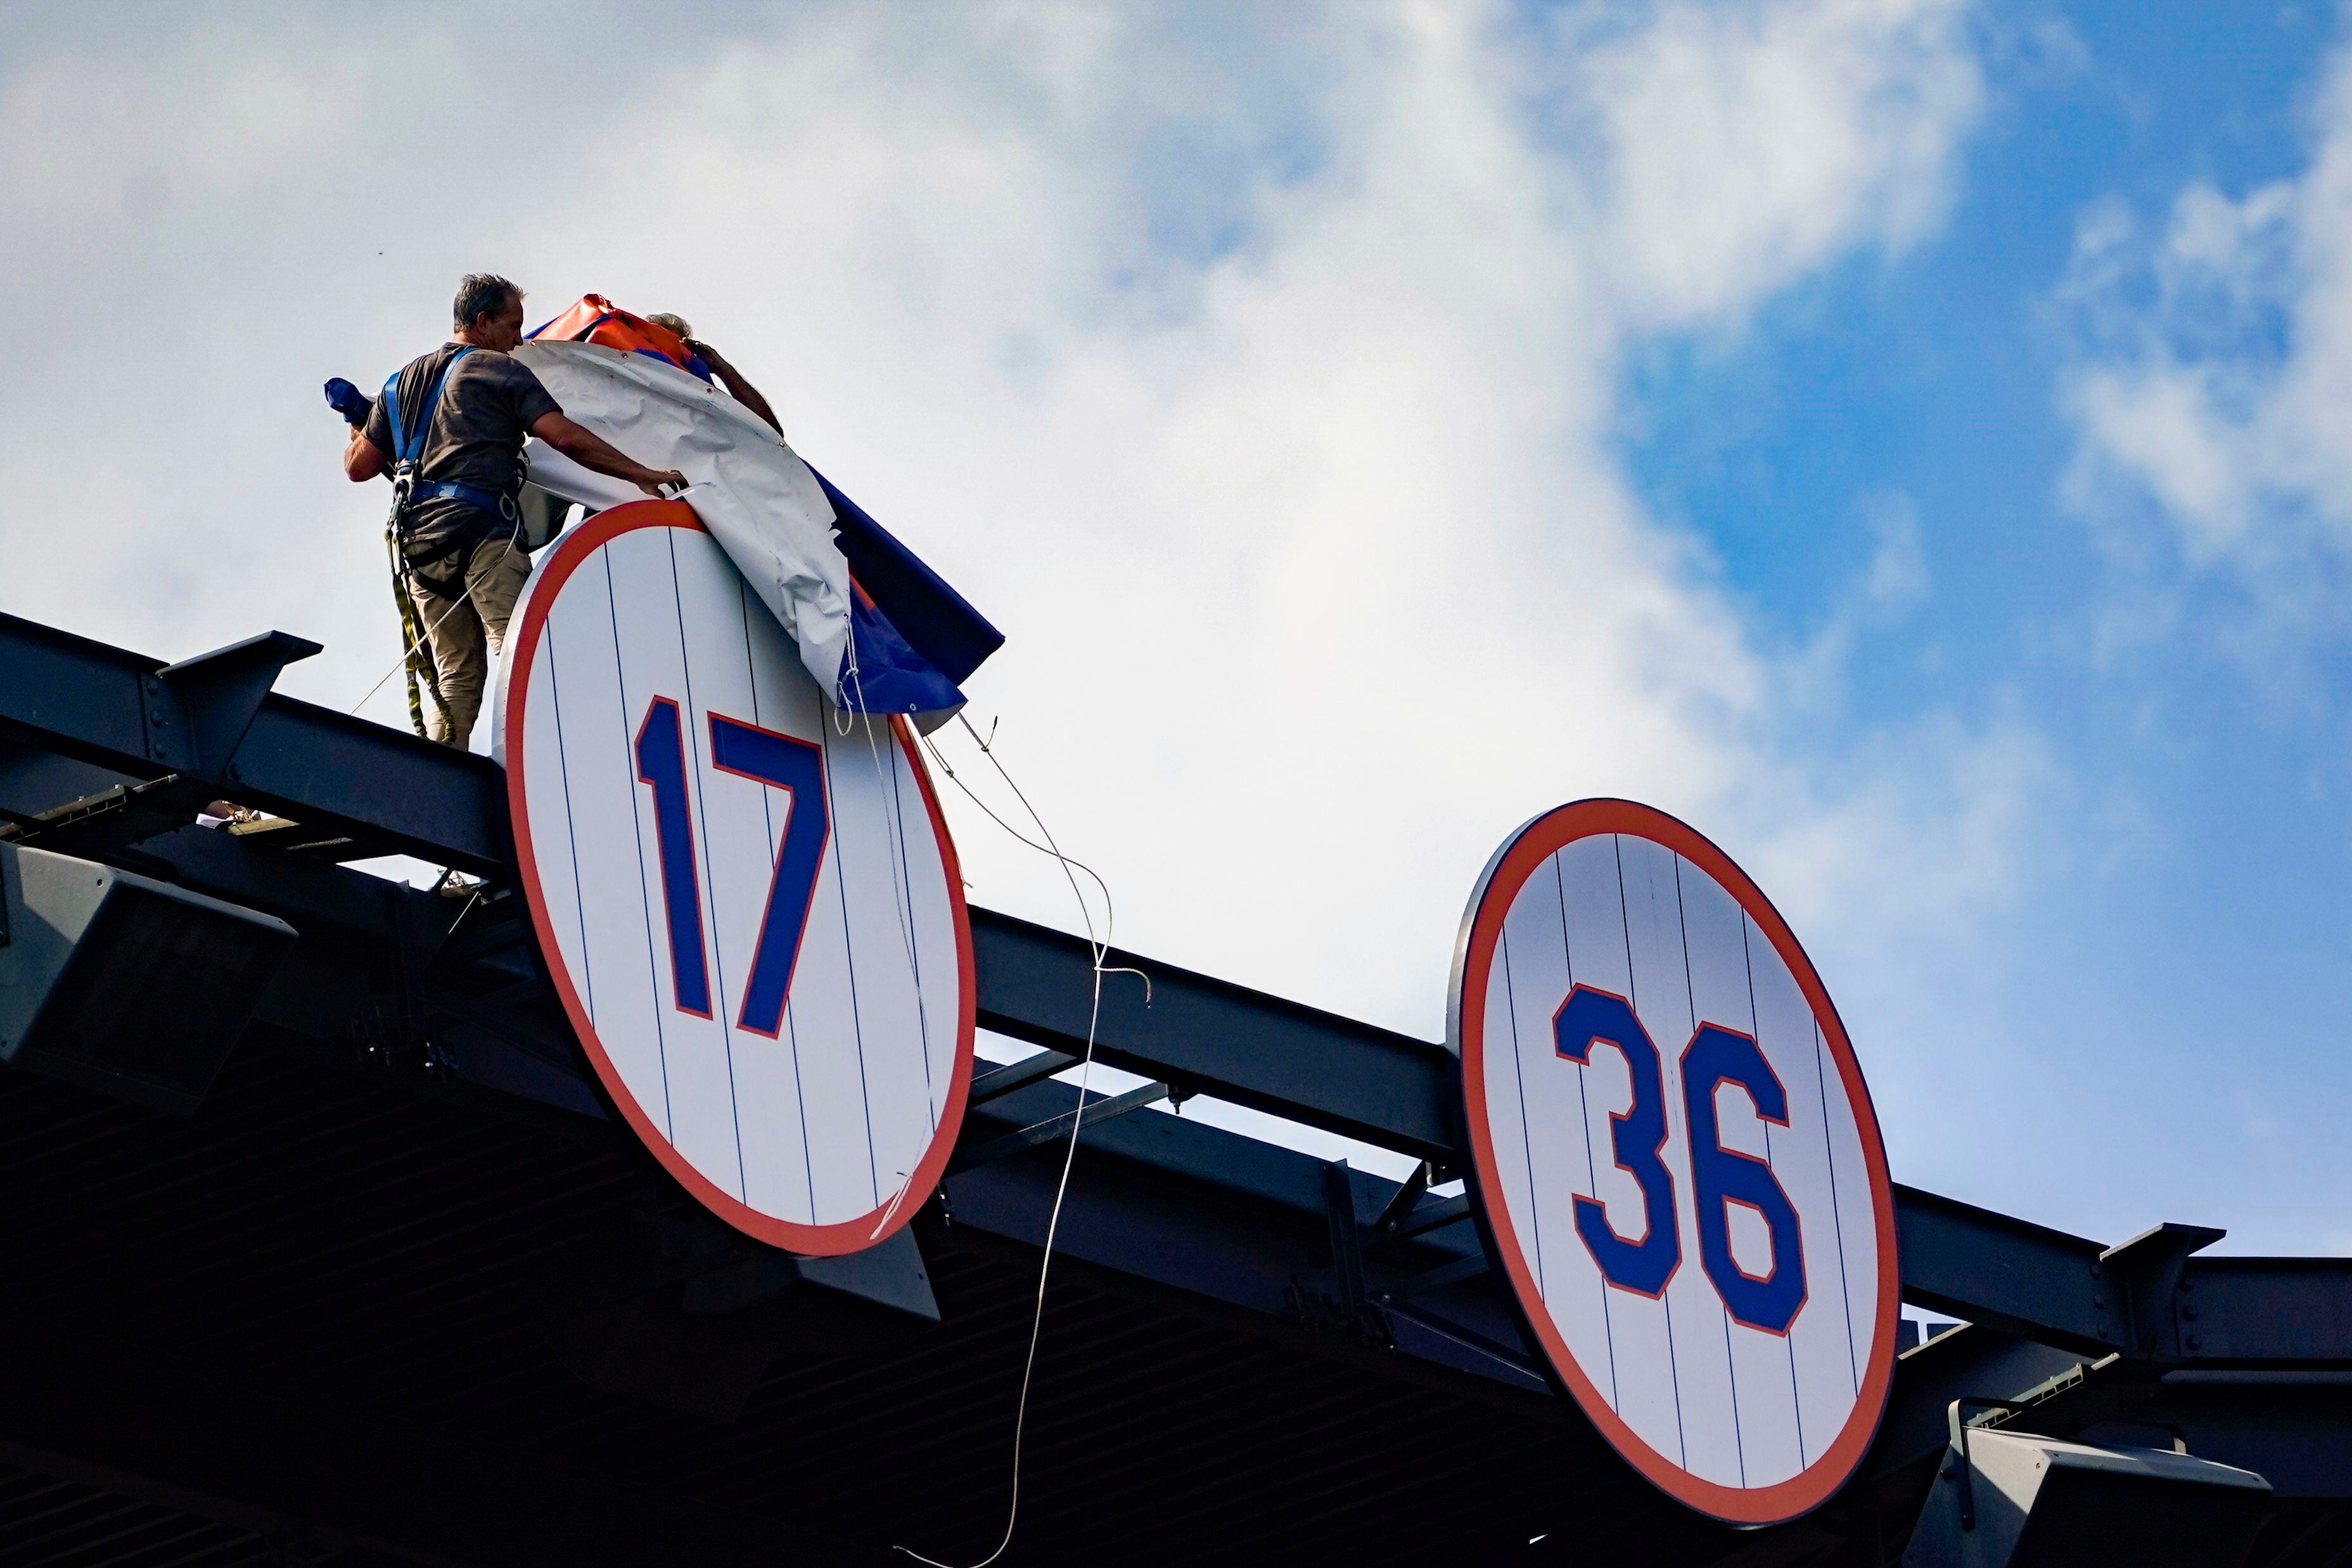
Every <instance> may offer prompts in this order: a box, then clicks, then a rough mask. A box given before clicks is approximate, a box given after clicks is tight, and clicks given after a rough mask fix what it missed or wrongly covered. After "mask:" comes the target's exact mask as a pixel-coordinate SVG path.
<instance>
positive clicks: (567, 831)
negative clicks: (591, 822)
mask: <svg viewBox="0 0 2352 1568" xmlns="http://www.w3.org/2000/svg"><path fill="white" fill-rule="evenodd" d="M540 637H541V641H543V642H544V643H546V644H547V700H548V705H549V706H548V711H549V712H550V713H551V715H553V716H554V719H555V774H556V777H557V778H558V779H562V782H563V839H564V842H565V843H567V844H569V845H570V846H571V848H572V916H573V917H574V918H575V919H576V920H577V921H578V922H579V925H580V985H581V988H582V989H583V990H584V991H585V992H586V993H587V997H586V1000H587V1003H588V1027H589V1028H590V1029H594V1028H595V1027H596V973H595V970H596V967H595V966H594V965H593V964H591V963H590V962H589V961H588V900H587V897H586V895H585V894H583V893H582V892H581V891H580V823H579V821H578V819H576V818H575V817H573V815H572V759H571V758H569V757H567V756H565V755H564V751H563V688H562V686H561V685H558V684H557V682H556V679H555V664H556V657H555V614H554V608H553V606H550V607H549V612H548V616H547V619H546V620H545V621H543V622H541V623H540ZM523 707H524V710H525V711H526V712H528V711H529V710H530V693H529V692H525V693H524V694H523ZM556 956H557V957H558V958H561V957H562V956H563V955H562V953H560V952H559V953H558V954H556Z"/></svg>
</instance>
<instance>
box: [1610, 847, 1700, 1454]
mask: <svg viewBox="0 0 2352 1568" xmlns="http://www.w3.org/2000/svg"><path fill="white" fill-rule="evenodd" d="M1609 847H1610V848H1611V849H1612V850H1613V851H1614V852H1616V855H1617V928H1618V930H1619V931H1620V932H1621V933H1622V935H1623V936H1624V938H1625V1002H1626V1005H1627V1006H1629V1007H1631V1008H1632V1009H1633V1017H1634V1019H1635V1020H1636V1021H1637V1022H1638V1021H1639V1020H1640V1019H1641V1017H1642V988H1641V986H1640V985H1639V984H1638V983H1637V982H1636V981H1635V980H1634V978H1633V915H1631V914H1629V913H1628V912H1627V910H1626V906H1625V836H1624V835H1623V834H1622V833H1612V834H1610V835H1609ZM1627 1065H1628V1066H1629V1067H1630V1066H1631V1065H1632V1063H1630V1062H1629V1063H1627ZM1664 1082H1665V1074H1664V1071H1663V1069H1662V1070H1661V1071H1660V1073H1659V1087H1660V1089H1661V1090H1662V1091H1663V1090H1664ZM1659 1098H1660V1099H1661V1100H1663V1099H1664V1098H1665V1096H1664V1093H1663V1092H1661V1093H1660V1095H1659ZM1659 1110H1660V1112H1661V1113H1662V1114H1667V1126H1668V1128H1669V1129H1670V1130H1671V1128H1672V1127H1673V1125H1674V1123H1673V1119H1672V1116H1671V1114H1670V1111H1671V1108H1670V1107H1667V1106H1661V1107H1659ZM1685 1142H1688V1140H1687V1139H1685ZM1680 1207H1681V1206H1680V1205H1676V1210H1677V1211H1676V1212H1675V1213H1674V1214H1670V1215H1668V1216H1666V1222H1667V1223H1668V1224H1670V1225H1672V1226H1674V1227H1675V1232H1676V1234H1677V1236H1679V1235H1680V1232H1681V1228H1682V1222H1683V1221H1682V1215H1681V1213H1680ZM1657 1222H1658V1221H1657V1217H1656V1216H1655V1215H1653V1216H1651V1217H1650V1223H1651V1224H1653V1225H1655V1224H1656V1223H1657ZM1658 1306H1659V1308H1660V1310H1661V1311H1663V1312H1664V1313H1665V1317H1666V1375H1668V1376H1669V1377H1671V1378H1672V1379H1673V1380H1674V1390H1675V1453H1676V1455H1678V1456H1679V1457H1680V1459H1681V1462H1682V1468H1683V1469H1690V1441H1689V1439H1688V1438H1687V1437H1685V1436H1684V1434H1683V1369H1682V1364H1681V1360H1680V1358H1679V1357H1678V1356H1676V1354H1675V1313H1674V1309H1673V1308H1672V1307H1670V1306H1668V1305H1667V1304H1666V1298H1665V1294H1664V1291H1661V1292H1660V1293H1659V1295H1658Z"/></svg>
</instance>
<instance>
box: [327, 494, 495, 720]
mask: <svg viewBox="0 0 2352 1568" xmlns="http://www.w3.org/2000/svg"><path fill="white" fill-rule="evenodd" d="M518 532H520V527H519V526H518ZM515 539H516V535H515V534H511V533H510V534H509V535H508V536H507V549H506V555H501V556H500V557H499V559H498V560H497V562H496V564H497V565H499V566H504V565H505V564H506V560H507V556H509V555H512V554H514V548H515ZM410 575H412V576H413V575H415V574H414V573H411V574H410ZM470 597H471V593H470V591H469V589H468V588H467V584H466V582H465V580H464V579H463V578H462V577H461V578H460V579H459V580H458V591H457V597H456V598H455V599H452V600H451V601H449V607H448V608H447V609H446V610H444V611H443V612H441V613H440V614H438V615H436V616H435V617H434V618H433V622H432V624H430V625H428V626H426V627H425V629H424V630H423V631H421V632H418V633H417V634H416V637H415V641H413V642H411V643H409V644H408V646H407V647H406V648H404V649H403V650H401V654H400V657H399V658H397V659H395V660H394V661H393V664H392V668H390V669H388V670H386V671H385V672H384V673H383V674H380V675H378V676H377V677H376V678H375V685H372V686H370V687H369V688H368V689H367V695H366V696H363V697H362V698H360V700H359V701H357V702H355V703H353V704H352V706H351V707H350V709H349V710H348V711H349V712H351V713H354V714H356V713H358V712H359V711H360V709H362V708H363V707H365V706H368V703H369V702H370V701H371V700H372V699H373V697H374V696H375V694H376V693H378V692H380V691H382V690H383V683H384V682H386V681H388V680H390V679H392V677H393V676H394V675H396V674H400V671H401V666H403V665H404V664H407V663H408V661H409V660H410V659H411V658H413V657H415V653H416V651H417V650H418V649H419V648H422V647H424V646H425V644H426V643H427V641H428V640H429V639H430V638H431V637H432V635H433V633H434V632H438V631H439V630H440V629H441V622H444V621H446V620H448V619H449V617H450V616H452V615H454V614H456V613H457V606H459V605H461V604H464V603H466V602H467V601H468V600H469V599H470ZM435 706H442V705H441V704H440V702H439V700H438V699H437V698H436V701H435Z"/></svg>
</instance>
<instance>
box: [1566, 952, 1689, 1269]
mask: <svg viewBox="0 0 2352 1568" xmlns="http://www.w3.org/2000/svg"><path fill="white" fill-rule="evenodd" d="M1551 1028H1552V1043H1553V1046H1554V1048H1555V1049H1556V1050H1557V1051H1559V1054H1560V1055H1561V1056H1562V1057H1564V1058H1566V1059H1567V1060H1568V1061H1573V1062H1576V1063H1578V1064H1579V1065H1580V1066H1584V1065H1590V1064H1591V1060H1592V1048H1593V1046H1595V1045H1596V1044H1599V1045H1613V1046H1615V1047H1616V1048H1617V1054H1618V1055H1620V1056H1622V1057H1623V1058H1624V1059H1625V1068H1626V1071H1627V1074H1628V1076H1629V1077H1630V1078H1631V1079H1632V1081H1633V1103H1631V1104H1630V1105H1628V1106H1627V1107H1626V1108H1625V1109H1624V1110H1623V1111H1612V1112H1611V1113H1609V1148H1610V1154H1611V1155H1612V1158H1613V1159H1614V1161H1615V1162H1616V1165H1617V1168H1618V1169H1620V1170H1622V1171H1623V1172H1625V1174H1626V1175H1628V1176H1632V1177H1633V1181H1634V1184H1635V1185H1636V1186H1639V1187H1640V1188H1641V1189H1642V1234H1641V1235H1640V1236H1639V1237H1627V1236H1624V1235H1622V1234H1620V1233H1619V1232H1618V1229H1617V1228H1616V1226H1614V1225H1613V1224H1612V1223H1611V1222H1610V1219H1609V1210H1608V1208H1607V1207H1606V1206H1605V1205H1603V1204H1602V1203H1601V1201H1600V1199H1598V1198H1593V1197H1586V1196H1585V1195H1584V1194H1582V1193H1578V1194H1577V1195H1576V1205H1575V1208H1576V1234H1577V1235H1578V1237H1579V1238H1580V1239H1582V1240H1583V1242H1584V1247H1585V1250H1586V1251H1588V1252H1590V1253H1591V1254H1592V1261H1593V1262H1594V1264H1595V1265H1597V1266H1598V1267H1599V1269H1600V1270H1601V1278H1602V1279H1604V1280H1606V1281H1609V1283H1610V1284H1612V1285H1613V1286H1615V1287H1616V1288H1617V1289H1619V1290H1621V1291H1632V1292H1633V1294H1635V1295H1637V1296H1663V1295H1664V1294H1665V1291H1666V1286H1667V1284H1668V1283H1669V1282H1670V1281H1672V1280H1673V1279H1674V1277H1675V1270H1677V1269H1679V1268H1681V1267H1682V1260H1683V1241H1682V1227H1681V1225H1680V1223H1679V1222H1678V1221H1677V1220H1676V1218H1675V1178H1674V1173H1673V1172H1671V1171H1669V1170H1667V1169H1666V1162H1665V1160H1664V1158H1663V1157H1661V1152H1662V1151H1663V1150H1664V1148H1665V1145H1666V1089H1665V1076H1664V1069H1663V1067H1662V1066H1661V1064H1660V1062H1659V1059H1658V1046H1657V1042H1656V1041H1655V1040H1652V1039H1651V1038H1650V1031H1649V1030H1646V1029H1644V1028H1643V1027H1642V1020H1641V1019H1639V1018H1637V1017H1636V1016H1634V1012H1633V1004H1632V1003H1630V1002H1628V1001H1627V1000H1626V999H1625V998H1623V997H1621V996H1619V995H1618V994H1617V993H1616V992H1614V991H1604V990H1601V989H1600V988H1598V987H1594V986H1585V985H1580V986H1577V987H1576V988H1574V989H1572V990H1570V992H1569V993H1568V998H1567V999H1566V1000H1565V1001H1563V1002H1561V1003H1560V1004H1559V1011H1558V1012H1556V1013H1554V1014H1553V1015H1552V1020H1551ZM1662 1217H1663V1218H1664V1220H1665V1223H1664V1225H1660V1224H1659V1223H1658V1220H1659V1219H1660V1218H1662Z"/></svg>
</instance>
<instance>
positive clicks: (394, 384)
mask: <svg viewBox="0 0 2352 1568" xmlns="http://www.w3.org/2000/svg"><path fill="white" fill-rule="evenodd" d="M473 351H474V345H473V344H471V343H468V344H467V345H466V346H465V347H464V348H462V349H460V350H457V352H456V353H454V354H452V355H450V356H449V361H448V363H446V364H445V365H443V366H442V367H441V372H440V374H438V375H436V376H435V377H434V378H433V384H432V385H431V386H429V387H427V388H426V389H425V402H424V405H423V406H422V407H421V408H419V409H418V410H417V414H416V427H415V429H414V430H410V429H407V428H405V427H404V425H403V423H402V422H401V417H400V372H399V371H393V372H392V375H391V376H390V378H388V379H387V380H386V381H385V382H384V383H383V396H384V413H386V414H388V415H390V416H391V419H392V461H393V465H394V469H395V471H396V470H397V469H399V468H400V467H403V466H407V467H411V468H413V467H414V466H415V464H416V462H417V460H418V459H420V458H422V457H423V456H424V455H425V442H426V440H427V439H429V438H430V437H431V435H432V434H433V415H434V414H435V413H436V412H438V411H439V409H440V406H441V388H442V386H443V384H444V383H446V382H447V381H448V379H449V372H450V371H453V370H455V369H456V368H457V361H459V360H462V359H464V358H465V357H466V356H467V354H470V353H472V352H473Z"/></svg>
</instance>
